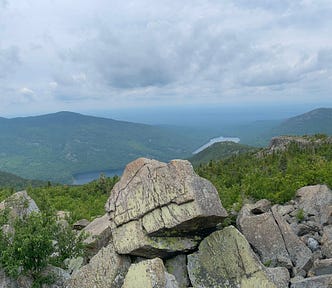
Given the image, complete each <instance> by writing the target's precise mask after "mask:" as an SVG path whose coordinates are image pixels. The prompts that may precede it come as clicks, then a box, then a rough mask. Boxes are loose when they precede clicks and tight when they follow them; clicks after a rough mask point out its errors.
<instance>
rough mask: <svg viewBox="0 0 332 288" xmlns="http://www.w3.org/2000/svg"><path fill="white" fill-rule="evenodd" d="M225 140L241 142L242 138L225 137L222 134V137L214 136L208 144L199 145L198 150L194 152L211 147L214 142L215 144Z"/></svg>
mask: <svg viewBox="0 0 332 288" xmlns="http://www.w3.org/2000/svg"><path fill="white" fill-rule="evenodd" d="M225 141H230V142H235V143H239V142H240V138H237V137H224V136H220V137H216V138H212V139H210V141H209V142H207V143H206V144H204V145H202V146H201V147H199V148H198V149H197V150H195V151H194V152H193V154H197V153H199V152H201V151H203V150H204V149H206V148H208V147H210V146H211V145H212V144H214V143H218V142H225Z"/></svg>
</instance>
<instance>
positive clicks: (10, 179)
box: [0, 171, 47, 191]
mask: <svg viewBox="0 0 332 288" xmlns="http://www.w3.org/2000/svg"><path fill="white" fill-rule="evenodd" d="M46 184H47V182H45V181H39V180H29V179H24V178H22V177H19V176H17V175H15V174H11V173H7V172H3V171H0V189H3V188H13V189H14V190H17V191H18V190H23V189H26V188H27V187H29V186H32V187H37V186H45V185H46Z"/></svg>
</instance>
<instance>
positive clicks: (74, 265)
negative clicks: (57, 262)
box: [64, 257, 84, 274]
mask: <svg viewBox="0 0 332 288" xmlns="http://www.w3.org/2000/svg"><path fill="white" fill-rule="evenodd" d="M83 263H84V258H83V257H77V258H72V259H66V260H65V261H64V264H65V265H66V267H67V270H68V272H69V273H70V274H72V273H74V272H76V271H78V270H79V269H80V268H81V267H82V266H83Z"/></svg>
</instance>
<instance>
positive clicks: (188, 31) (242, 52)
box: [0, 0, 332, 109]
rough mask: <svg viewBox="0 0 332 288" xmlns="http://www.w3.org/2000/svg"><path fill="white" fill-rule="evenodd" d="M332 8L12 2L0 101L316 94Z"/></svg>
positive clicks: (98, 103) (261, 3) (158, 101)
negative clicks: (32, 93)
mask: <svg viewBox="0 0 332 288" xmlns="http://www.w3.org/2000/svg"><path fill="white" fill-rule="evenodd" d="M0 3H1V4H0V6H1V5H3V3H4V2H3V1H1V0H0ZM97 3H98V4H97ZM331 13H332V2H331V1H329V0H317V1H311V0H301V1H295V0H294V1H293V0H280V1H273V3H272V2H271V1H267V0H252V1H245V0H239V1H200V0H191V1H189V0H183V1H175V0H170V1H167V2H165V1H152V0H138V1H127V2H126V1H116V0H98V1H97V2H91V1H88V0H82V1H80V5H79V6H78V5H75V3H74V2H72V1H65V0H58V1H53V0H44V1H41V0H36V1H19V0H12V1H10V2H8V5H7V7H6V9H2V11H1V12H0V14H1V17H0V26H1V27H2V29H1V30H0V39H1V42H0V82H1V87H2V88H1V89H2V91H4V92H3V95H5V96H6V98H5V96H3V99H4V100H5V99H7V102H8V103H9V100H8V99H10V98H15V95H14V94H15V93H16V94H17V95H16V96H17V97H18V98H19V97H21V96H22V95H26V96H28V94H29V93H26V94H24V93H23V94H22V93H21V92H22V91H21V89H22V88H21V87H25V88H27V89H30V90H31V91H32V92H34V96H33V99H34V103H33V105H34V107H44V106H43V105H45V98H47V99H48V104H50V103H52V105H51V106H52V107H54V109H56V107H59V108H60V107H61V108H64V106H66V105H69V104H68V103H79V105H82V106H84V105H86V107H91V108H93V109H97V108H99V107H102V108H105V107H114V105H122V106H126V105H131V106H135V105H150V104H151V105H152V104H153V105H164V104H167V103H172V104H179V105H180V104H181V105H183V104H191V103H226V102H227V103H245V102H251V103H252V102H255V101H256V102H259V101H263V100H264V101H265V100H267V99H268V100H269V101H275V102H278V101H290V99H291V97H290V96H289V95H292V97H293V99H292V101H296V100H301V97H302V98H306V99H308V101H310V99H311V101H312V102H317V101H318V99H321V101H326V100H328V97H330V96H326V95H330V94H331V85H330V84H329V83H330V79H331V77H332V71H331V65H332V64H331V63H332V60H331V58H332V57H331V51H332V38H331V37H329V34H330V31H331V29H332V18H331V17H330V15H331ZM45 23H47V25H45ZM27 31H29V33H27ZM313 82H315V83H313ZM28 87H29V88H28ZM317 87H320V88H319V92H318V90H317ZM26 92H27V91H26ZM295 95H296V96H295ZM30 96H31V97H32V95H30ZM294 97H297V98H296V99H295V98H294ZM38 105H39V106H38ZM13 109H14V108H13ZM31 109H32V108H31ZM36 109H37V108H36ZM64 109H65V108H64ZM68 109H69V108H68Z"/></svg>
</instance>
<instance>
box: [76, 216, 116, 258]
mask: <svg viewBox="0 0 332 288" xmlns="http://www.w3.org/2000/svg"><path fill="white" fill-rule="evenodd" d="M82 231H84V232H85V233H86V234H87V235H88V238H86V239H85V240H84V243H85V244H86V245H87V249H88V254H89V258H91V257H92V256H94V255H95V254H97V252H98V251H99V250H100V249H101V248H102V247H105V246H107V244H108V242H109V241H110V239H111V236H112V232H111V227H110V221H109V219H108V215H107V214H105V215H104V216H102V217H99V218H96V219H94V220H93V221H92V222H91V223H90V224H88V226H86V227H85V228H83V230H82Z"/></svg>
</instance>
